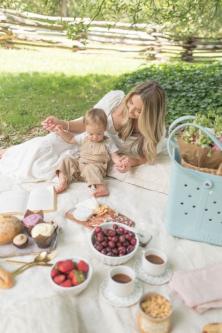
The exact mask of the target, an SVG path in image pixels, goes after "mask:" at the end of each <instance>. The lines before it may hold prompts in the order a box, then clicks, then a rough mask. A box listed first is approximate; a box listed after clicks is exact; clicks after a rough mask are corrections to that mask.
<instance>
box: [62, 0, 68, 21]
mask: <svg viewBox="0 0 222 333" xmlns="http://www.w3.org/2000/svg"><path fill="white" fill-rule="evenodd" d="M60 13H61V16H62V17H67V16H68V0H60Z"/></svg>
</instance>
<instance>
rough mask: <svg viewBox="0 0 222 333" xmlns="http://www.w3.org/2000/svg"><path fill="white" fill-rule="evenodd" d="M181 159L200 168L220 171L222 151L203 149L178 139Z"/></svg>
mask: <svg viewBox="0 0 222 333" xmlns="http://www.w3.org/2000/svg"><path fill="white" fill-rule="evenodd" d="M177 140H178V145H179V149H180V154H181V157H182V158H183V160H184V161H186V162H187V163H189V164H192V165H193V166H196V167H200V168H209V169H216V170H217V169H218V168H219V166H220V164H221V163H222V151H214V150H212V149H211V148H202V147H199V146H197V145H195V144H191V143H187V142H185V141H184V140H183V139H182V138H181V137H178V139H177Z"/></svg>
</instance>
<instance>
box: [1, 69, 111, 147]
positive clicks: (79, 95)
mask: <svg viewBox="0 0 222 333" xmlns="http://www.w3.org/2000/svg"><path fill="white" fill-rule="evenodd" d="M114 82H115V77H114V76H105V75H86V76H84V77H79V76H69V77H67V76H65V75H62V74H45V73H32V74H28V73H23V74H17V75H13V74H4V75H1V77H0V100H1V103H0V120H1V124H2V132H3V134H4V135H6V136H8V135H11V134H12V133H14V132H15V131H16V132H17V133H18V134H21V135H23V134H25V133H27V132H28V131H29V130H30V129H32V128H33V127H35V126H40V123H41V121H42V120H43V119H44V118H45V117H47V116H48V115H55V116H57V117H59V118H62V119H74V118H76V117H78V116H80V115H82V114H83V113H85V111H86V110H88V109H89V108H90V107H92V106H93V105H94V104H95V103H96V102H97V101H98V100H99V99H100V98H101V97H102V96H103V95H104V94H105V93H106V92H107V91H109V90H111V89H112V87H113V84H114ZM14 139H16V141H15V140H13V142H17V141H21V140H20V138H19V135H17V138H16V137H14Z"/></svg>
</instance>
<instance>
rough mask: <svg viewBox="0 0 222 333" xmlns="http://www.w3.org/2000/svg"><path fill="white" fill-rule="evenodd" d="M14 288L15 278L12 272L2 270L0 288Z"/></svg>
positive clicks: (0, 271)
mask: <svg viewBox="0 0 222 333" xmlns="http://www.w3.org/2000/svg"><path fill="white" fill-rule="evenodd" d="M13 286H14V278H13V275H12V274H11V273H10V272H7V271H5V270H4V269H2V268H0V288H4V289H8V288H12V287H13Z"/></svg>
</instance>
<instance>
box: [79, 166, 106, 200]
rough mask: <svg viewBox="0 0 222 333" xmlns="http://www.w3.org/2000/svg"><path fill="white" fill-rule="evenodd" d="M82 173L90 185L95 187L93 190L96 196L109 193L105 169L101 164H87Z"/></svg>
mask: <svg viewBox="0 0 222 333" xmlns="http://www.w3.org/2000/svg"><path fill="white" fill-rule="evenodd" d="M81 175H82V177H83V178H84V179H85V180H86V181H87V183H88V186H89V187H92V186H94V187H95V190H94V191H93V195H94V196H95V197H104V196H107V195H109V191H108V189H107V187H106V185H105V184H104V176H105V170H104V169H103V168H102V167H100V165H95V164H86V165H85V166H84V167H83V168H82V169H81Z"/></svg>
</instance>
